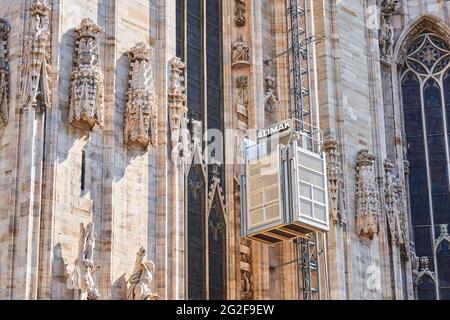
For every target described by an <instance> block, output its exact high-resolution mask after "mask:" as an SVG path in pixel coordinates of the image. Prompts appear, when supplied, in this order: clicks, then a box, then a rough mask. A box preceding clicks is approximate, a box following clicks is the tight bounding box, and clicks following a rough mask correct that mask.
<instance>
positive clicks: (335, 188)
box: [324, 137, 347, 224]
mask: <svg viewBox="0 0 450 320" xmlns="http://www.w3.org/2000/svg"><path fill="white" fill-rule="evenodd" d="M324 150H325V153H326V155H327V176H328V195H329V196H328V198H329V201H330V218H331V219H332V220H333V221H334V222H335V223H339V224H345V223H346V222H347V221H346V217H345V214H344V212H343V211H344V188H343V183H344V181H343V176H342V168H341V163H340V155H339V151H338V143H337V141H336V140H335V139H334V138H332V137H328V138H327V139H326V140H325V143H324Z"/></svg>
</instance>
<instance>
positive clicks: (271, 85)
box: [264, 76, 280, 113]
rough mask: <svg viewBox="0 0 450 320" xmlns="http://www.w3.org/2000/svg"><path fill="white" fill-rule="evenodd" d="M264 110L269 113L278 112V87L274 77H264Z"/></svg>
mask: <svg viewBox="0 0 450 320" xmlns="http://www.w3.org/2000/svg"><path fill="white" fill-rule="evenodd" d="M264 105H265V109H266V111H267V112H269V113H273V112H275V111H277V110H278V107H279V106H280V99H279V98H278V87H277V82H276V80H275V78H274V77H272V76H267V77H266V95H265V96H264Z"/></svg>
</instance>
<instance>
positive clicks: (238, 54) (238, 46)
mask: <svg viewBox="0 0 450 320" xmlns="http://www.w3.org/2000/svg"><path fill="white" fill-rule="evenodd" d="M232 52H233V61H232V67H242V66H249V65H250V49H249V48H248V46H247V45H246V44H245V42H244V37H243V36H242V34H238V36H237V40H236V43H235V44H234V45H233V48H232Z"/></svg>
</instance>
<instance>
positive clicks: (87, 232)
mask: <svg viewBox="0 0 450 320" xmlns="http://www.w3.org/2000/svg"><path fill="white" fill-rule="evenodd" d="M94 228H95V226H94V224H93V223H89V224H88V225H87V226H86V227H85V226H84V224H83V223H82V224H81V225H80V234H81V236H80V243H79V247H78V257H77V259H76V260H75V268H74V269H73V270H69V274H68V279H67V287H68V288H69V289H70V290H76V295H75V297H76V299H77V298H78V299H79V300H99V298H100V295H99V293H98V291H97V289H96V288H95V282H94V279H93V277H92V276H93V274H94V272H95V267H94V248H95V238H96V236H97V235H96V233H95V232H94Z"/></svg>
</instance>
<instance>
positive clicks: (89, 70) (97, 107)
mask: <svg viewBox="0 0 450 320" xmlns="http://www.w3.org/2000/svg"><path fill="white" fill-rule="evenodd" d="M102 32H103V28H102V27H100V26H98V25H97V24H95V23H94V22H93V21H92V20H90V19H83V21H82V22H81V25H80V26H79V27H78V28H76V29H75V33H76V57H75V61H74V68H73V72H72V86H71V92H70V94H71V95H70V109H69V122H70V123H71V124H72V125H73V126H75V127H77V128H80V129H83V130H86V131H91V130H92V129H93V128H94V126H95V125H98V126H99V127H100V128H102V127H103V99H104V92H103V90H104V89H103V74H102V69H101V66H100V62H99V52H98V51H99V49H98V43H97V37H98V36H99V34H100V33H102Z"/></svg>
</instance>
